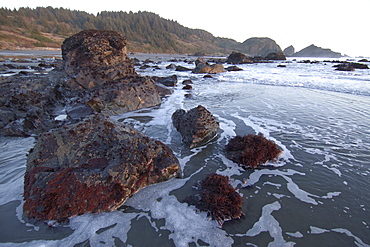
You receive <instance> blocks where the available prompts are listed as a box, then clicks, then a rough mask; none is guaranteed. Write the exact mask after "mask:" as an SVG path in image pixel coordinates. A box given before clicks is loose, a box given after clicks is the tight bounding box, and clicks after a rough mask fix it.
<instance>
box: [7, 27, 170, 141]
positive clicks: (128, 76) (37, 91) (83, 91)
mask: <svg viewBox="0 0 370 247" xmlns="http://www.w3.org/2000/svg"><path fill="white" fill-rule="evenodd" d="M62 55H63V62H62V63H61V65H60V66H58V67H57V68H55V69H54V70H52V71H51V72H49V74H47V75H33V74H32V75H17V76H12V77H7V78H2V81H1V84H0V92H1V96H0V111H1V112H2V113H3V114H4V116H6V117H5V118H3V119H2V120H1V121H0V127H2V128H1V131H0V132H1V134H3V135H8V136H29V135H32V134H39V133H42V132H43V131H45V130H48V129H51V128H54V127H57V126H58V125H60V124H64V123H67V122H68V121H72V122H73V121H76V120H77V119H75V118H74V117H73V115H75V116H76V115H79V116H80V117H81V118H83V117H84V116H87V115H89V114H91V113H93V112H102V113H105V114H108V115H117V114H120V113H124V112H128V111H133V110H137V109H141V108H146V107H151V106H156V105H159V104H161V96H165V95H168V94H170V93H171V91H170V90H166V88H165V87H163V85H158V84H156V83H155V82H154V81H153V80H152V79H151V78H150V77H143V76H140V75H138V74H137V73H136V71H135V68H134V63H133V61H132V60H131V59H130V58H129V57H128V56H127V51H126V39H125V38H124V37H122V36H121V35H120V34H119V33H118V32H114V31H98V30H84V31H81V32H80V33H77V34H75V35H73V36H71V37H69V38H67V39H66V40H65V41H64V43H63V45H62ZM63 108H64V109H65V110H64V111H65V112H64V113H63V114H65V115H67V118H66V119H65V121H64V122H63V123H61V122H58V121H54V118H55V117H56V116H58V114H59V112H58V109H63ZM70 113H71V114H70Z"/></svg>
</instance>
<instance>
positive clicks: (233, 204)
mask: <svg viewBox="0 0 370 247" xmlns="http://www.w3.org/2000/svg"><path fill="white" fill-rule="evenodd" d="M195 187H196V188H197V189H198V190H200V193H199V194H198V195H196V196H189V197H187V198H185V202H187V203H188V204H190V205H194V206H196V207H197V208H198V209H199V210H200V211H205V212H208V213H209V215H210V216H211V217H212V219H213V220H216V221H217V222H218V223H219V224H220V226H222V225H223V223H224V222H225V221H230V220H237V219H240V217H242V216H243V215H244V213H243V212H242V203H243V201H242V197H241V196H240V194H239V193H238V192H236V191H235V189H234V187H232V186H231V185H230V184H229V178H228V177H227V176H222V175H219V174H209V175H208V176H207V177H206V178H205V179H204V180H202V181H200V182H199V183H198V184H196V185H195Z"/></svg>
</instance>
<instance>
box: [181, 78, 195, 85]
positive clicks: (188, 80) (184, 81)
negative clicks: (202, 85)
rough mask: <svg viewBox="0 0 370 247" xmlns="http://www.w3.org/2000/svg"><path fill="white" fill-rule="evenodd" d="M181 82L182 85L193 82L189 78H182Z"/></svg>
mask: <svg viewBox="0 0 370 247" xmlns="http://www.w3.org/2000/svg"><path fill="white" fill-rule="evenodd" d="M182 84H183V85H189V84H193V81H192V80H190V79H187V80H183V82H182Z"/></svg>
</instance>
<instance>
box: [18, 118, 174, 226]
mask: <svg viewBox="0 0 370 247" xmlns="http://www.w3.org/2000/svg"><path fill="white" fill-rule="evenodd" d="M178 173H179V162H178V160H177V158H176V157H175V156H174V155H173V153H172V151H171V149H169V148H168V147H167V146H166V145H165V144H163V143H162V142H160V141H156V140H152V139H150V138H149V137H147V136H145V135H144V134H142V133H140V132H138V131H137V130H135V129H133V128H130V127H128V126H126V125H123V124H121V123H119V122H117V121H114V120H111V119H110V118H108V117H107V116H105V115H103V114H95V115H91V116H89V117H87V118H86V119H85V120H84V121H81V122H79V123H77V124H71V125H66V126H63V127H61V128H59V129H54V130H51V131H49V132H46V133H44V134H43V135H41V136H40V137H39V138H38V141H37V143H36V145H35V147H34V148H33V149H32V151H31V152H30V154H29V158H28V161H27V170H26V174H25V179H24V199H25V203H24V206H23V210H24V214H25V216H27V217H29V218H36V219H39V220H58V221H63V220H65V219H67V218H68V217H71V216H74V215H80V214H83V213H89V212H91V213H99V212H103V211H111V210H113V209H115V208H117V207H119V206H120V205H121V204H122V203H123V202H124V201H125V200H126V199H127V198H128V197H130V196H131V195H132V194H133V193H135V192H136V191H137V190H139V189H140V188H143V187H145V186H147V185H149V184H153V183H158V182H162V181H165V180H168V179H170V178H172V177H174V176H177V175H178Z"/></svg>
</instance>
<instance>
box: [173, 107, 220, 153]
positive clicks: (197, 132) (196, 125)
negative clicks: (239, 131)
mask: <svg viewBox="0 0 370 247" xmlns="http://www.w3.org/2000/svg"><path fill="white" fill-rule="evenodd" d="M172 122H173V125H174V126H175V128H176V129H177V131H179V132H180V134H181V136H182V141H183V142H184V143H185V144H186V145H187V146H189V147H190V148H195V147H199V146H202V145H204V144H205V143H207V142H209V141H210V140H211V139H212V138H214V137H215V136H216V135H217V131H218V129H219V128H220V124H219V123H218V122H217V120H216V118H215V117H214V116H213V115H212V114H211V113H210V112H209V111H208V110H207V109H206V108H204V107H203V106H201V105H198V107H195V108H193V109H190V110H189V111H188V112H186V111H185V110H183V109H178V110H176V111H175V112H174V113H173V114H172Z"/></svg>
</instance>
